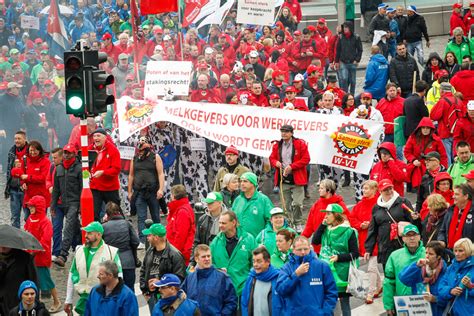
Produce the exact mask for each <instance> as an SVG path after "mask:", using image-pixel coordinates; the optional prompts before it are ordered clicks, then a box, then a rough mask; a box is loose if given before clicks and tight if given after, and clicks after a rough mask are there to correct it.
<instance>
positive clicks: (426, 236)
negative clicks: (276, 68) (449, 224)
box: [421, 214, 446, 245]
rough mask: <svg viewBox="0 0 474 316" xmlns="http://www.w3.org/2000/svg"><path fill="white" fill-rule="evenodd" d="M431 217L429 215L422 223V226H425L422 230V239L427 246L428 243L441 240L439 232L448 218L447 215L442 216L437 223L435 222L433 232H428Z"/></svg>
mask: <svg viewBox="0 0 474 316" xmlns="http://www.w3.org/2000/svg"><path fill="white" fill-rule="evenodd" d="M431 216H432V215H431V214H428V216H426V217H425V219H424V220H423V223H421V225H422V226H423V228H422V230H421V238H422V240H423V245H426V244H427V243H428V241H433V240H439V238H438V235H439V231H440V230H441V226H442V225H443V221H444V217H445V216H446V214H444V215H443V216H440V218H439V219H438V220H437V221H434V223H433V224H432V227H431V230H430V231H429V232H428V231H427V229H426V227H427V226H428V220H429V218H430V217H431Z"/></svg>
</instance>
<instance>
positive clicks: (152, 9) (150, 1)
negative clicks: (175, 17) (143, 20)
mask: <svg viewBox="0 0 474 316" xmlns="http://www.w3.org/2000/svg"><path fill="white" fill-rule="evenodd" d="M164 12H178V0H141V1H140V13H141V14H142V15H145V14H158V13H164Z"/></svg>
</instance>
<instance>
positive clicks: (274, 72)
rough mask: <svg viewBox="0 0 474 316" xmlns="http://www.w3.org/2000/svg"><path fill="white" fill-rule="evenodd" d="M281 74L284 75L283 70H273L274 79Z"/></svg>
mask: <svg viewBox="0 0 474 316" xmlns="http://www.w3.org/2000/svg"><path fill="white" fill-rule="evenodd" d="M281 75H283V72H282V71H281V70H278V69H276V70H273V72H272V79H275V78H276V77H278V76H281Z"/></svg>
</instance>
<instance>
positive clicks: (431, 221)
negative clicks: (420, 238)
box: [426, 209, 448, 233]
mask: <svg viewBox="0 0 474 316" xmlns="http://www.w3.org/2000/svg"><path fill="white" fill-rule="evenodd" d="M447 212H448V209H445V210H444V211H441V212H438V213H436V214H431V213H430V214H429V215H428V221H427V223H426V232H427V233H431V232H432V230H433V226H438V223H439V221H442V220H443V217H444V214H446V213H447Z"/></svg>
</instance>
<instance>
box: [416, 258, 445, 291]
mask: <svg viewBox="0 0 474 316" xmlns="http://www.w3.org/2000/svg"><path fill="white" fill-rule="evenodd" d="M443 265H444V262H443V259H439V262H438V265H437V266H436V268H435V269H434V270H432V269H431V268H430V267H428V266H423V267H422V268H421V276H422V278H423V283H425V284H426V283H429V284H430V285H433V284H435V283H436V281H437V280H438V277H439V274H440V273H441V271H442V270H443Z"/></svg>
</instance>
